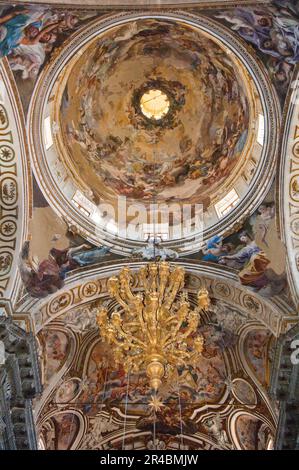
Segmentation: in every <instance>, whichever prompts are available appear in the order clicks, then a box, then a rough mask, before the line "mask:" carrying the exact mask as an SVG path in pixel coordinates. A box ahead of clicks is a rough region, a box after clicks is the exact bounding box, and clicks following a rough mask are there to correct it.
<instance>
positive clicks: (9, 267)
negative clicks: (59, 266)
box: [0, 58, 31, 302]
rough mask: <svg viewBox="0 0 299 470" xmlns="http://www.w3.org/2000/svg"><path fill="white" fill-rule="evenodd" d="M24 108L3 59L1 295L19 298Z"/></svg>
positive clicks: (26, 189)
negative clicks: (18, 264)
mask: <svg viewBox="0 0 299 470" xmlns="http://www.w3.org/2000/svg"><path fill="white" fill-rule="evenodd" d="M27 151H28V147H27V141H26V134H25V125H24V116H23V110H22V106H21V103H20V99H19V97H18V91H17V88H16V85H15V82H14V78H13V75H12V73H11V71H10V68H9V65H8V62H7V59H6V58H4V59H2V60H1V61H0V245H1V248H0V297H9V298H10V299H11V300H12V302H14V301H15V299H16V296H17V291H18V285H19V274H18V268H17V260H18V255H19V252H20V248H21V246H22V243H23V241H24V239H25V237H26V233H27V226H28V219H29V216H30V211H31V181H30V167H29V161H28V159H27V155H28V152H27Z"/></svg>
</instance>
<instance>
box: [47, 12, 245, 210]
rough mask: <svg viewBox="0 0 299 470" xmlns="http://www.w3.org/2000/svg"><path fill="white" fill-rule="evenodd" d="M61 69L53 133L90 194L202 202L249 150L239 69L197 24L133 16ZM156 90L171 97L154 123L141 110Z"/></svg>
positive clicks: (232, 171) (242, 85)
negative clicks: (61, 84) (63, 77)
mask: <svg viewBox="0 0 299 470" xmlns="http://www.w3.org/2000/svg"><path fill="white" fill-rule="evenodd" d="M68 74H69V78H68V79H67V82H66V86H65V90H64V92H63V95H62V98H61V105H60V110H59V115H58V116H57V119H59V128H60V129H61V133H62V135H61V136H60V132H59V137H60V139H61V140H62V144H63V145H64V146H65V147H66V148H67V152H68V156H69V159H70V160H71V165H72V167H73V168H76V170H75V171H76V172H79V174H80V178H82V180H83V182H84V183H85V187H86V188H88V189H89V190H90V191H91V192H92V193H93V199H94V200H99V198H104V200H105V201H106V200H109V199H110V198H111V197H113V196H117V195H122V196H127V197H128V198H133V199H137V200H153V198H154V197H155V198H156V200H157V201H160V200H161V201H165V202H171V201H174V202H177V201H179V202H185V201H190V202H201V201H203V200H204V199H205V198H208V201H209V198H210V196H211V195H212V194H214V193H215V190H216V188H217V189H218V188H219V186H220V185H221V184H222V183H223V182H224V181H225V180H227V179H228V178H230V177H231V175H232V174H235V171H234V170H235V169H236V166H238V165H239V166H240V164H241V163H242V159H243V160H244V159H245V157H246V155H244V152H243V151H244V148H245V146H246V142H247V138H248V134H249V127H250V126H249V122H250V114H251V110H250V106H249V99H248V97H247V95H248V93H249V92H250V89H249V90H248V91H247V90H246V72H245V70H244V68H243V67H242V65H241V63H240V62H238V61H237V60H236V59H235V58H233V57H232V56H230V55H228V54H227V53H226V51H225V50H224V49H223V48H222V47H221V46H220V45H219V44H217V43H215V41H213V40H212V39H210V38H209V37H207V36H206V35H204V34H202V33H200V32H199V31H198V30H196V29H194V28H191V27H188V26H184V25H183V24H179V23H178V22H176V23H175V22H172V21H163V20H139V21H135V22H130V23H128V24H127V25H125V26H120V27H117V28H114V29H112V30H110V31H109V32H108V33H106V34H103V35H102V36H101V37H100V38H99V39H97V40H96V41H95V42H94V43H93V44H92V45H91V46H89V47H88V48H87V49H86V50H85V51H84V53H83V54H82V55H81V57H80V59H79V60H78V61H77V63H76V64H75V65H74V66H73V67H72V68H71V70H70V71H69V72H68ZM247 87H248V88H249V86H248V85H247ZM154 89H158V90H161V91H163V92H164V93H165V94H166V96H167V97H168V100H169V110H168V112H167V114H166V115H165V116H164V117H162V118H160V119H159V120H156V121H155V120H154V119H150V118H147V117H146V116H145V115H143V113H142V111H141V108H140V100H141V98H142V95H143V94H144V93H145V92H146V91H148V90H154ZM60 92H61V91H60ZM55 118H56V113H55ZM57 124H58V122H57ZM153 149H154V151H153ZM243 163H244V161H243Z"/></svg>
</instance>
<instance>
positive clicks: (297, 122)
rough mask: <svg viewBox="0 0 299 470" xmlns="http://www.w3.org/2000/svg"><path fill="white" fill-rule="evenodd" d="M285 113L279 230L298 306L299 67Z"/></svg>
mask: <svg viewBox="0 0 299 470" xmlns="http://www.w3.org/2000/svg"><path fill="white" fill-rule="evenodd" d="M288 102H289V106H288V113H287V116H286V119H285V128H284V134H283V140H282V144H281V156H280V165H279V179H278V185H277V187H278V192H279V216H280V231H281V237H282V240H283V242H284V243H285V245H286V250H287V255H288V256H287V274H288V280H289V285H290V289H291V294H292V297H293V300H294V303H295V306H296V308H297V309H298V308H299V66H297V69H296V71H295V73H294V77H293V82H292V85H291V87H290V95H289V97H288Z"/></svg>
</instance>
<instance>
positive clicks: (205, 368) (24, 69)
mask: <svg viewBox="0 0 299 470" xmlns="http://www.w3.org/2000/svg"><path fill="white" fill-rule="evenodd" d="M17 3H18V2H17ZM25 3H27V2H25ZM52 3H53V2H52ZM71 3H74V5H76V2H71ZM93 3H94V2H93ZM96 3H99V2H96ZM101 3H102V2H101ZM113 3H115V2H110V7H109V8H107V6H105V5H103V6H99V5H97V6H96V5H90V6H88V7H87V6H86V5H85V7H84V6H78V5H76V6H74V7H73V8H72V11H71V12H70V10H69V9H66V8H63V7H61V6H55V7H54V5H52V6H50V5H41V4H28V6H27V5H26V6H25V5H16V6H11V5H6V4H5V3H3V2H1V4H0V14H1V15H0V56H1V62H0V75H1V79H2V80H1V83H0V162H1V173H0V184H1V186H0V188H1V195H2V198H1V212H0V216H1V221H0V232H1V249H0V293H1V297H2V298H3V299H4V300H5V302H7V303H8V304H9V305H10V307H9V309H8V310H7V309H6V307H5V308H4V307H3V313H2V310H1V315H3V317H5V316H11V317H12V319H13V321H14V322H15V324H16V325H18V326H19V327H20V328H21V329H23V330H24V331H26V332H27V333H28V334H29V332H33V334H34V337H35V338H36V342H37V349H38V355H39V363H40V374H41V380H42V384H43V392H42V394H41V396H40V397H39V398H36V399H35V401H34V404H33V409H34V419H35V427H36V432H37V435H38V440H39V448H40V449H51V450H54V449H61V450H62V449H119V450H120V449H153V448H159V449H166V448H167V449H192V450H194V449H206V450H209V449H225V450H229V449H247V450H253V449H271V448H273V446H274V445H275V440H276V441H277V429H278V422H279V412H280V405H279V403H278V401H277V400H275V399H274V397H275V393H274V392H275V390H274V392H273V389H271V387H272V385H271V384H272V383H274V382H273V380H274V379H273V363H274V361H277V360H278V359H277V358H276V355H275V354H276V353H275V351H276V349H277V344H280V343H279V341H281V338H283V337H284V335H286V334H287V332H288V331H289V330H290V329H291V328H292V327H294V325H296V324H297V322H298V305H299V302H298V298H299V276H298V266H299V263H298V260H299V244H298V237H299V235H298V228H299V219H298V210H299V195H298V194H299V192H298V191H299V189H298V188H299V172H298V168H299V160H298V156H299V153H298V145H299V144H298V142H299V131H298V126H299V123H298V99H297V89H298V87H297V81H296V80H298V61H299V55H298V53H297V48H298V38H297V36H298V19H299V9H298V5H297V2H295V1H292V0H279V1H278V0H277V1H276V0H275V1H272V2H269V1H265V2H247V1H244V2H239V3H240V5H239V7H237V8H236V7H235V6H234V5H232V3H234V2H221V1H214V2H200V1H199V2H188V5H185V4H184V3H185V2H182V4H181V5H175V6H173V5H172V6H170V7H166V6H165V5H164V7H163V8H160V6H161V5H160V6H155V7H154V6H152V5H150V3H151V2H147V5H146V6H145V5H143V3H144V2H134V3H135V4H136V5H134V6H132V5H131V6H130V7H128V6H127V5H126V3H128V2H123V3H122V5H120V4H118V5H116V6H115V9H114V7H113V5H112V4H113ZM116 3H118V2H116ZM129 3H130V2H129ZM137 3H138V5H137ZM152 3H157V2H152ZM159 3H167V2H159ZM168 3H169V2H168ZM193 3H194V4H193ZM124 201H125V202H124ZM159 204H162V205H163V208H161V207H162V206H161V207H160V209H159V206H158V205H159ZM153 207H154V209H153ZM156 207H158V212H159V213H160V215H158V216H157V219H155V217H156V215H155V214H156V212H157V209H156ZM170 207H171V210H170V211H169V208H170ZM174 207H175V209H174ZM186 207H188V208H189V209H190V213H189V219H188V223H190V227H189V231H188V230H187V231H186V226H185V225H186V224H185V222H186V220H185V219H183V218H182V214H183V213H184V212H183V211H184V210H187V209H186ZM198 207H200V212H197V208H198ZM184 208H185V209H184ZM155 211H156V212H155ZM138 212H139V214H138V217H137V213H138ZM169 212H170V213H171V216H169ZM140 214H142V217H141V215H140ZM153 214H154V215H153ZM184 214H185V213H184ZM165 215H167V216H169V218H168V219H167V220H166V219H165ZM163 217H164V218H163ZM199 218H200V220H201V223H202V225H197V224H198V220H199ZM132 227H133V228H132ZM178 227H179V228H178ZM157 233H158V234H159V237H158V239H157V240H156V245H155V244H153V243H151V240H150V239H152V238H153V237H155V236H156V234H157ZM158 259H159V260H161V259H166V260H170V261H171V263H172V266H173V265H174V264H178V265H180V266H182V267H183V268H184V269H185V271H186V278H185V286H184V292H185V293H186V294H188V296H189V301H190V302H191V303H192V304H194V303H195V298H196V295H195V294H196V292H197V291H198V289H200V288H205V289H207V290H208V292H209V295H210V298H211V306H210V308H209V309H208V310H207V311H206V312H205V313H204V314H203V315H202V316H201V319H200V324H199V327H198V332H199V333H201V334H202V335H203V337H204V349H203V354H202V357H201V359H200V361H199V362H198V364H196V367H193V368H191V367H189V368H188V367H186V368H182V369H178V370H177V371H175V373H173V375H171V376H170V377H167V380H165V382H164V383H163V387H162V388H161V390H160V391H159V399H160V400H161V404H160V405H159V406H158V407H157V409H154V408H153V407H152V406H151V400H152V391H151V390H150V388H149V387H148V385H147V382H146V377H145V374H143V373H140V374H136V373H134V374H133V373H132V374H128V373H127V372H126V371H125V370H124V368H123V367H121V366H115V363H114V360H113V357H112V355H111V351H110V350H109V348H108V347H107V345H106V344H105V343H104V342H103V341H102V339H101V336H100V332H99V328H98V325H97V323H96V313H97V311H98V308H99V307H100V306H101V305H105V306H107V308H108V310H109V312H111V311H112V309H113V308H114V307H115V304H114V301H112V300H111V298H110V297H109V293H108V290H107V281H108V279H109V277H110V276H111V275H116V274H118V273H119V271H120V269H121V268H122V267H123V265H128V266H130V267H131V269H132V270H133V272H135V271H136V270H137V268H139V267H140V266H142V265H144V264H145V263H147V262H148V261H153V260H158ZM138 282H139V281H138V278H137V277H136V278H134V282H133V284H132V288H133V289H134V290H135V291H136V292H137V291H138V289H139V290H140V289H141V287H140V285H139V284H138ZM0 305H1V302H0ZM5 305H6V304H5ZM1 307H2V305H1ZM7 312H8V313H7ZM190 347H191V348H192V345H191V346H190ZM271 370H272V375H271ZM271 377H272V379H271ZM153 429H155V435H154V437H153V432H154V431H153ZM155 439H156V441H155Z"/></svg>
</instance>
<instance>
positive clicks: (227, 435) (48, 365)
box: [38, 303, 275, 450]
mask: <svg viewBox="0 0 299 470" xmlns="http://www.w3.org/2000/svg"><path fill="white" fill-rule="evenodd" d="M97 305H98V303H93V304H89V305H86V306H83V307H80V308H79V309H78V308H77V309H73V310H69V311H68V312H67V317H65V314H63V315H61V316H59V317H58V318H56V319H55V320H53V322H51V323H50V324H49V326H48V327H47V328H48V330H45V331H46V332H47V333H46V334H45V333H44V332H43V331H44V330H41V333H40V334H39V338H40V339H41V338H43V339H42V341H41V348H42V349H44V348H45V349H46V354H45V353H42V356H43V357H44V358H45V360H44V364H43V367H44V368H45V370H49V369H50V370H53V368H57V358H60V360H61V361H63V359H64V352H65V349H66V342H65V338H66V333H65V332H66V331H67V330H69V331H70V333H71V337H73V336H75V338H76V339H75V341H76V344H77V346H76V350H77V353H75V351H73V353H72V354H69V355H68V359H67V364H66V367H65V366H63V363H62V362H61V364H60V369H61V370H62V373H59V377H60V378H59V380H58V381H57V382H56V383H52V384H50V386H49V385H47V383H46V384H45V386H46V394H45V398H44V400H43V405H42V408H41V409H40V412H39V418H38V422H39V423H40V424H39V429H40V436H41V440H42V442H43V445H44V447H45V448H46V449H63V448H77V449H120V450H121V449H132V448H134V449H138V448H139V449H146V448H147V449H150V446H153V440H154V441H155V442H156V441H157V442H159V446H160V447H159V448H167V449H171V448H173V449H175V448H179V449H200V448H214V447H215V448H218V449H234V448H242V447H243V448H249V449H258V448H259V446H264V445H265V442H268V441H269V439H270V438H271V436H272V437H273V426H274V425H275V421H273V416H274V414H273V413H274V408H273V404H270V401H269V398H268V397H267V394H265V388H264V387H266V386H267V381H268V379H267V380H266V381H263V383H262V384H261V385H259V378H260V377H259V374H261V373H262V372H261V371H263V370H264V366H265V365H267V366H269V364H270V362H269V361H271V353H270V350H271V347H269V344H270V342H271V340H272V339H273V337H272V336H271V335H268V332H267V330H263V329H261V330H259V329H258V327H257V326H256V323H255V322H250V321H248V318H247V317H246V315H244V314H242V313H237V311H235V312H234V314H233V315H232V314H231V312H230V309H229V308H228V307H227V306H225V305H223V304H222V305H217V303H216V304H215V303H214V305H213V306H212V307H211V310H210V312H209V313H207V314H206V315H204V318H202V322H201V324H200V326H199V328H198V332H200V333H201V334H202V335H203V336H204V339H205V343H204V344H205V346H204V351H203V355H202V358H201V360H200V361H199V363H198V364H197V365H196V367H194V368H192V367H189V368H186V369H185V368H183V367H182V368H180V369H178V370H177V371H176V372H174V373H173V375H172V376H170V377H168V379H167V380H166V381H165V383H164V384H163V385H162V386H161V389H159V392H158V402H157V403H156V402H155V401H153V396H152V391H151V390H150V389H149V387H148V385H147V379H146V376H145V375H143V374H128V373H126V372H125V371H124V370H123V369H122V368H121V367H120V368H116V367H115V364H114V362H113V358H112V356H111V352H110V351H109V348H108V349H107V346H106V345H105V344H103V343H102V342H101V339H100V336H99V333H98V332H97V328H95V327H92V326H91V324H90V323H86V315H87V311H89V312H90V317H91V316H92V312H93V313H94V311H95V310H96V309H97ZM223 316H226V323H225V325H223V323H222V318H223ZM70 317H76V318H77V324H76V326H75V327H73V326H72V323H69V322H68V320H67V318H70ZM80 322H81V327H80V328H79V327H78V325H79V323H80ZM66 325H67V326H66ZM49 328H50V330H49ZM61 328H62V329H61ZM48 331H51V334H50V335H49V333H48ZM62 332H63V333H62ZM264 332H266V335H265V334H264ZM71 337H70V339H69V341H73V340H72V339H71ZM247 342H250V348H249V350H248V348H247ZM243 348H244V349H243ZM265 348H266V349H265ZM260 358H262V360H263V361H265V362H263V363H261V362H259V359H260ZM244 361H245V362H244ZM253 361H255V369H254V370H253V369H252V371H251V369H249V370H248V369H246V362H248V364H251V363H252V362H253ZM44 376H45V377H46V376H47V374H46V373H45V374H44ZM124 414H126V418H125V419H124ZM83 417H84V419H83ZM154 422H155V427H153V424H154ZM57 423H60V425H59V426H58V425H57ZM230 423H232V424H230ZM154 429H155V430H154ZM153 433H154V434H153ZM133 436H134V438H133ZM262 439H264V441H263V444H261V443H260V442H261V441H262ZM74 441H75V444H74V446H73V443H74ZM157 442H156V445H157ZM72 446H73V447H72ZM152 448H154V447H152ZM263 448H265V447H263Z"/></svg>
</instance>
